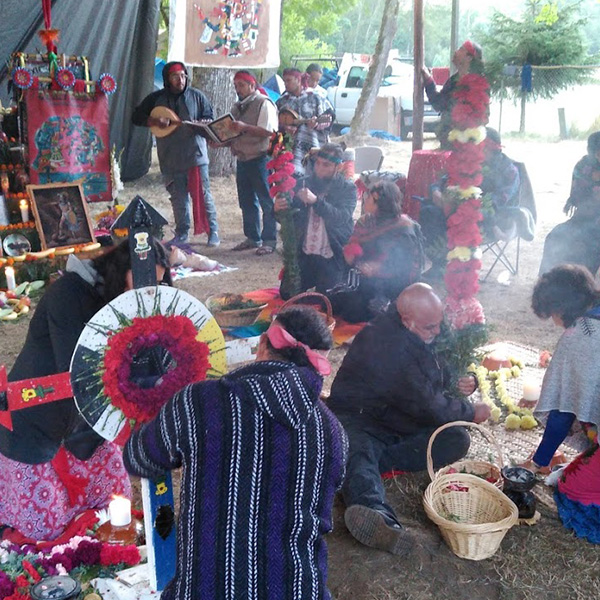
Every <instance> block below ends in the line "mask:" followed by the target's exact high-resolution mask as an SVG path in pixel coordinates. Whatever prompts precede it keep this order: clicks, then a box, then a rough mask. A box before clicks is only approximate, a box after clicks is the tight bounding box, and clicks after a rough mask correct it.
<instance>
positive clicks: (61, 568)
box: [56, 563, 69, 575]
mask: <svg viewBox="0 0 600 600" xmlns="http://www.w3.org/2000/svg"><path fill="white" fill-rule="evenodd" d="M56 572H57V573H58V574H59V575H68V574H69V573H68V571H67V570H66V569H65V568H64V566H63V564H62V563H56Z"/></svg>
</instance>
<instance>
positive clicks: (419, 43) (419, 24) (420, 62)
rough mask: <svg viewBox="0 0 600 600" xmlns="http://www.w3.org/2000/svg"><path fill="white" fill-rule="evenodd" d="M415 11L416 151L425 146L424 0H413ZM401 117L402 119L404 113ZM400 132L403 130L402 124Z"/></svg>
mask: <svg viewBox="0 0 600 600" xmlns="http://www.w3.org/2000/svg"><path fill="white" fill-rule="evenodd" d="M413 13H414V16H413V21H414V29H415V34H414V51H413V57H414V58H413V64H414V67H415V73H414V76H413V119H412V149H413V152H415V150H421V149H422V148H423V114H424V106H423V102H424V99H423V66H424V65H425V62H424V61H425V59H424V55H425V34H424V32H423V21H424V17H425V13H424V8H423V0H414V1H413ZM400 118H401V119H402V114H401V115H400ZM400 132H402V125H400Z"/></svg>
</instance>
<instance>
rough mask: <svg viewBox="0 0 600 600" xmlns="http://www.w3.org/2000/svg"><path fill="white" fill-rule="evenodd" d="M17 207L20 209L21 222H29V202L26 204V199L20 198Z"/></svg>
mask: <svg viewBox="0 0 600 600" xmlns="http://www.w3.org/2000/svg"><path fill="white" fill-rule="evenodd" d="M19 208H20V209H21V221H23V223H28V222H29V204H27V200H24V199H23V200H21V201H20V202H19Z"/></svg>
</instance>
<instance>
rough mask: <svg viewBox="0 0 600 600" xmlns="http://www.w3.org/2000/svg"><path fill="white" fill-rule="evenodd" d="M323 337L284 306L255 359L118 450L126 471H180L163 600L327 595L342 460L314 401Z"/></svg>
mask: <svg viewBox="0 0 600 600" xmlns="http://www.w3.org/2000/svg"><path fill="white" fill-rule="evenodd" d="M331 344H332V338H331V333H330V332H329V330H328V329H327V327H326V324H325V322H324V320H323V319H322V318H321V316H320V315H319V314H318V313H316V311H314V310H313V309H311V308H308V307H290V308H289V309H286V310H284V311H282V312H281V313H280V314H279V315H278V317H277V319H276V320H275V321H274V322H273V324H272V325H271V327H270V328H269V330H268V331H267V332H266V333H265V334H263V336H262V338H261V341H260V344H259V349H258V354H257V360H256V362H255V363H253V364H251V365H249V366H246V367H242V368H240V369H237V370H235V371H233V372H232V373H230V374H228V375H227V376H225V377H223V378H222V379H220V380H218V381H205V382H201V383H196V384H194V385H191V386H188V387H187V388H185V389H184V390H183V391H182V392H180V393H179V394H177V395H176V396H175V397H174V398H173V399H172V400H171V401H170V402H169V403H167V404H166V405H165V406H164V407H163V409H162V410H161V412H160V414H159V415H158V417H157V418H156V419H155V420H154V421H153V422H151V423H149V424H147V425H145V426H144V427H143V428H142V429H140V430H139V431H138V432H136V433H134V434H133V435H132V437H131V439H130V440H129V442H128V443H127V446H126V448H125V464H126V467H127V469H128V470H129V471H130V472H131V473H135V474H136V475H140V476H143V477H148V478H156V477H158V476H160V474H162V473H163V472H164V471H167V470H170V469H175V468H178V467H183V474H182V482H181V497H180V502H181V507H180V517H179V529H178V541H177V570H176V574H175V577H174V578H173V580H172V581H171V582H170V583H169V584H168V585H167V587H166V589H165V590H164V591H163V594H162V598H163V600H175V599H176V600H197V599H200V598H201V599H202V600H213V599H215V600H216V599H228V598H231V599H233V598H245V599H248V600H305V599H306V600H308V599H314V600H327V599H329V598H330V597H331V596H330V594H329V592H328V590H327V588H326V577H327V548H326V545H325V542H324V540H323V534H325V533H327V532H328V531H330V530H331V526H332V523H331V510H332V503H333V497H334V494H335V492H336V490H337V489H338V488H339V487H340V485H341V483H342V480H343V476H344V469H345V460H346V453H347V442H346V436H345V433H344V431H343V429H342V426H341V425H340V423H339V422H338V421H337V419H336V418H335V417H334V416H333V415H332V413H330V412H329V410H328V409H327V408H326V407H325V406H324V404H323V403H322V402H321V401H320V400H319V395H320V392H321V387H322V383H323V376H324V375H327V374H329V371H330V365H329V363H328V361H327V359H326V357H325V353H326V351H327V350H328V349H329V348H330V347H331Z"/></svg>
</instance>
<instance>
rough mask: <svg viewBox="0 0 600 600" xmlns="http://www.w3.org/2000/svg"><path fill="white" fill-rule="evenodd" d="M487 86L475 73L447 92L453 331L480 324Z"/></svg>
mask: <svg viewBox="0 0 600 600" xmlns="http://www.w3.org/2000/svg"><path fill="white" fill-rule="evenodd" d="M488 90H489V85H488V82H487V80H486V79H485V77H483V76H482V75H478V74H476V73H469V74H467V75H464V76H463V77H461V78H460V80H459V81H458V84H457V86H456V89H455V90H454V92H453V94H452V98H453V108H452V121H453V129H452V130H451V131H450V132H449V135H448V139H449V140H450V141H451V142H453V150H452V154H451V155H450V157H449V159H448V164H447V171H448V188H447V191H446V196H445V211H446V216H447V221H446V224H447V232H448V250H449V252H448V255H447V260H448V264H447V266H446V274H445V276H444V281H445V284H446V289H447V291H448V296H447V298H446V309H447V310H446V316H447V318H448V320H449V322H450V324H451V325H452V326H453V327H454V328H455V329H463V328H465V327H467V326H469V325H475V324H483V323H484V322H485V317H484V314H483V309H482V308H481V305H480V304H479V301H478V300H477V298H476V294H477V292H478V291H479V270H480V269H481V260H480V259H481V250H480V249H479V246H480V244H481V242H482V240H483V237H482V234H481V230H480V223H481V221H483V215H482V213H481V199H480V197H481V189H480V188H479V187H478V186H480V185H481V183H482V181H483V175H482V165H483V162H484V159H485V155H484V144H483V142H484V140H485V137H486V131H485V124H486V123H487V121H488V107H489V102H490V98H489V94H488Z"/></svg>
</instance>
